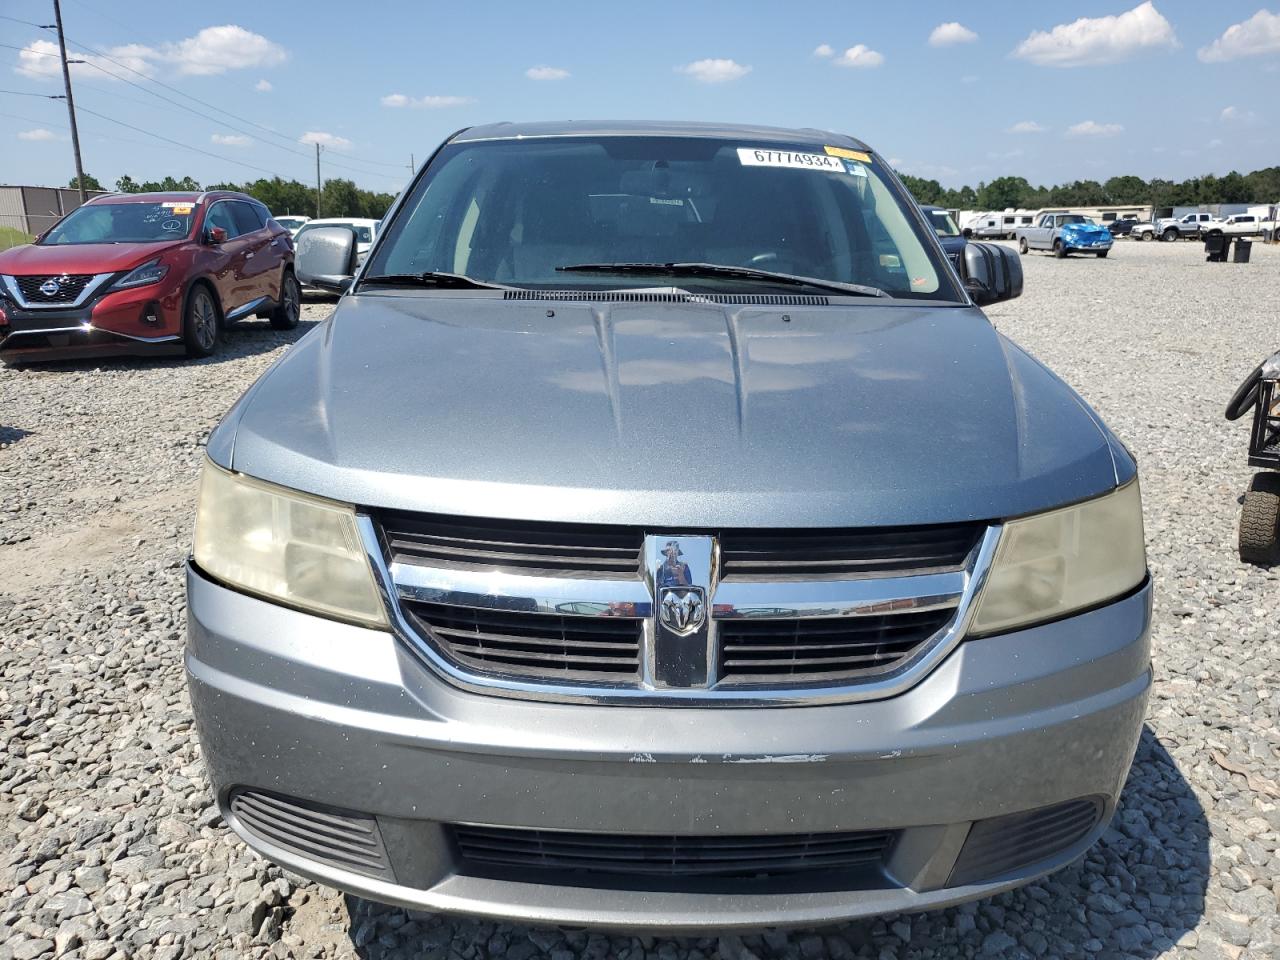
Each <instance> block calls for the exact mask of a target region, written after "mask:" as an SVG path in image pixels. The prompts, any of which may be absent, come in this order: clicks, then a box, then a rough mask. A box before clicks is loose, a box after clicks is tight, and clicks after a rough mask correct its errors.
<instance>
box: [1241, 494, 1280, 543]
mask: <svg viewBox="0 0 1280 960" xmlns="http://www.w3.org/2000/svg"><path fill="white" fill-rule="evenodd" d="M1277 533H1280V474H1275V473H1257V474H1254V477H1253V480H1252V482H1250V484H1249V490H1248V492H1247V493H1246V494H1245V495H1244V507H1243V508H1241V510H1240V559H1241V560H1243V561H1244V562H1245V563H1258V564H1263V565H1270V564H1273V563H1275V562H1276V560H1277V559H1278V558H1280V557H1278V554H1280V551H1277V542H1276V541H1277Z"/></svg>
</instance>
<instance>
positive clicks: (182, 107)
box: [0, 17, 402, 181]
mask: <svg viewBox="0 0 1280 960" xmlns="http://www.w3.org/2000/svg"><path fill="white" fill-rule="evenodd" d="M7 19H13V18H12V17H10V18H7ZM23 22H26V21H23ZM32 25H33V26H38V24H32ZM67 40H68V42H69V43H72V44H74V45H75V46H77V47H80V48H81V49H83V50H87V51H89V53H90V54H92V55H94V56H99V57H102V58H103V59H104V60H108V61H109V62H111V63H114V64H116V65H117V66H119V67H121V68H122V69H124V70H128V71H129V72H131V73H135V74H137V75H138V76H140V77H142V78H143V79H146V80H151V81H152V82H153V83H157V84H159V85H160V86H162V87H164V88H165V89H167V90H173V91H174V92H175V93H178V94H181V95H182V96H185V97H188V99H191V100H195V102H196V103H204V101H203V100H200V99H198V98H196V97H191V96H190V95H189V94H183V93H182V91H180V90H176V89H175V88H174V87H171V86H169V85H168V84H166V83H161V81H159V80H154V79H152V78H151V77H148V76H147V75H146V74H144V73H139V72H138V71H137V70H134V69H133V68H132V67H129V66H126V65H125V64H122V63H120V62H119V61H117V60H113V59H112V58H111V57H108V56H106V55H105V54H100V53H98V52H97V51H95V50H93V49H92V48H90V47H86V46H85V45H84V44H82V43H77V42H76V41H74V40H71V38H70V37H68V38H67ZM0 47H5V48H7V49H10V50H18V51H24V52H26V53H29V54H32V55H34V56H39V57H54V58H57V57H58V55H57V54H54V53H45V52H43V51H41V50H30V49H28V48H27V47H15V46H13V45H12V44H8V43H0ZM79 62H81V63H83V64H84V65H85V66H86V67H92V68H93V69H95V70H97V71H99V72H100V73H103V74H105V75H106V76H108V77H111V78H112V79H113V80H118V81H120V82H121V83H126V84H128V85H129V86H131V87H134V88H135V89H137V90H141V91H142V92H143V93H146V94H150V95H151V96H153V97H158V98H159V99H161V100H163V101H165V102H166V103H168V104H171V105H173V106H174V107H176V108H178V109H179V110H185V111H187V112H188V113H191V114H194V115H195V116H197V117H200V118H202V119H204V120H208V121H209V122H210V123H214V124H217V125H218V126H219V127H230V128H231V129H232V130H235V131H236V132H237V133H241V134H244V135H245V136H248V137H253V138H254V139H256V140H258V142H259V143H262V144H263V145H264V146H268V147H275V148H276V149H278V150H284V151H285V152H286V153H292V154H294V155H295V156H298V157H302V158H303V159H306V160H310V159H311V156H310V154H309V153H305V152H303V151H301V150H297V149H295V148H293V147H286V146H283V145H282V144H278V143H272V142H270V141H266V140H263V139H262V138H261V137H258V136H257V135H256V134H254V133H251V132H250V131H248V130H245V129H243V128H241V127H236V126H235V125H234V124H231V123H228V122H227V121H225V120H220V119H219V118H217V117H211V116H209V115H208V114H207V113H201V112H200V111H199V110H196V109H195V108H194V107H189V106H187V105H186V104H185V103H179V102H178V101H176V100H174V99H173V98H171V97H166V96H165V95H164V94H162V93H158V92H156V91H155V90H151V89H149V88H147V87H144V86H142V85H141V84H138V83H134V82H133V81H132V80H130V79H129V78H128V77H122V76H120V75H119V74H116V73H112V72H111V71H110V70H108V69H107V68H106V67H104V66H102V65H101V64H97V63H94V62H92V61H90V60H85V61H79ZM91 86H92V89H94V90H98V91H100V92H103V93H107V94H109V95H110V96H120V94H119V93H118V92H116V91H114V90H107V89H106V88H105V87H100V86H97V85H91ZM3 92H11V93H16V94H18V95H20V96H29V97H40V96H48V95H47V94H40V93H26V94H24V93H21V91H17V90H14V91H3ZM51 99H61V98H58V97H53V98H51ZM121 99H123V100H128V101H130V102H132V103H142V101H138V100H131V98H129V97H121ZM144 105H145V104H144ZM212 109H214V110H221V108H219V107H212ZM221 112H222V113H227V111H225V110H221ZM229 115H230V116H235V115H234V114H229ZM245 122H246V123H249V124H252V125H253V126H255V127H260V128H261V129H263V130H267V131H268V132H269V133H273V135H274V136H276V137H279V138H280V139H282V140H287V141H288V142H290V143H293V142H294V141H292V140H289V138H288V137H287V136H285V135H284V134H282V133H276V132H275V131H271V130H270V129H269V128H267V127H263V126H262V125H261V124H257V123H254V122H253V121H252V120H246V121H245ZM144 132H145V131H144ZM202 152H203V151H202ZM209 155H210V156H212V154H209ZM346 159H349V160H352V161H354V162H356V163H378V164H381V163H382V161H379V160H362V159H358V158H355V157H347V158H346ZM233 162H239V161H233ZM329 166H331V167H336V168H338V169H340V170H346V171H348V172H349V173H358V174H362V175H363V176H367V177H383V178H385V179H387V180H396V181H399V180H401V179H402V178H401V177H399V176H395V175H393V174H390V173H383V172H382V171H381V170H364V169H361V168H360V167H353V166H349V165H348V164H345V163H338V162H336V161H333V160H330V161H329ZM390 166H397V167H398V166H399V164H390Z"/></svg>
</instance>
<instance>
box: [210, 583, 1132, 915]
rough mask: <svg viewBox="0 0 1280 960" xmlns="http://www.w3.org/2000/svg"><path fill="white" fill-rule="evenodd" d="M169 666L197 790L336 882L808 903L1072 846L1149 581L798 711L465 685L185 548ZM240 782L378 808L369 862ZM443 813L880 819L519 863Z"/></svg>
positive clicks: (865, 899)
mask: <svg viewBox="0 0 1280 960" xmlns="http://www.w3.org/2000/svg"><path fill="white" fill-rule="evenodd" d="M187 589H188V648H187V657H186V662H187V670H188V683H189V688H190V693H191V699H192V704H193V707H194V710H195V716H196V723H197V727H198V729H199V734H200V740H201V744H202V747H203V751H204V756H205V759H206V762H207V764H208V769H209V776H210V779H211V781H212V785H213V788H214V791H215V795H216V798H217V801H218V805H219V808H220V809H221V811H222V813H223V816H224V817H225V818H226V820H227V822H228V823H229V825H230V826H231V827H232V829H234V830H235V831H236V832H237V833H238V834H239V835H240V836H241V837H242V838H243V839H245V840H246V842H248V843H249V844H250V846H252V847H254V848H255V849H257V850H259V851H260V852H261V853H263V854H264V855H266V856H268V857H270V858H271V859H272V860H274V861H276V862H278V863H280V864H282V865H284V866H286V867H288V868H290V869H292V870H295V871H297V872H298V873H301V874H303V875H307V876H311V877H313V878H315V879H317V880H319V881H320V882H322V883H326V884H329V885H332V886H335V887H338V888H340V889H343V890H347V891H349V892H352V893H355V894H358V895H361V896H365V897H369V898H372V899H376V900H382V901H385V902H390V903H396V904H400V905H403V906H406V907H410V908H417V909H425V910H441V911H457V912H464V913H470V914H476V915H485V916H491V917H499V918H506V919H511V920H518V921H524V922H535V923H563V924H571V925H591V926H601V927H642V928H662V929H666V930H671V931H676V930H699V929H710V928H726V927H760V926H766V925H782V924H786V925H813V924H821V923H826V922H833V921H838V920H843V919H849V918H854V917H860V916H869V915H875V914H882V913H887V912H895V911H904V910H905V911H911V910H920V909H927V908H933V907H940V906H944V905H947V904H950V903H955V902H958V901H962V900H966V899H972V898H974V897H981V896H987V895H990V894H993V893H996V892H998V891H1000V890H1004V889H1008V888H1010V887H1014V886H1017V885H1019V884H1021V883H1025V882H1027V881H1028V880H1031V879H1034V878H1035V877H1036V876H1039V875H1041V874H1043V873H1046V872H1049V871H1051V870H1053V869H1056V868H1058V867H1060V866H1063V865H1065V864H1066V863H1068V862H1070V861H1071V860H1072V859H1074V858H1075V857H1077V856H1079V855H1080V853H1081V852H1083V850H1084V849H1086V848H1087V847H1088V846H1089V845H1090V844H1091V843H1093V842H1094V841H1095V840H1096V839H1097V837H1098V836H1099V835H1100V833H1101V832H1102V830H1103V829H1104V827H1105V823H1106V822H1107V820H1108V819H1109V818H1110V815H1111V813H1112V811H1113V810H1114V806H1115V802H1116V799H1117V798H1118V796H1119V793H1120V790H1121V787H1122V786H1123V784H1124V780H1125V777H1126V775H1127V772H1128V769H1129V765H1130V763H1131V761H1132V758H1133V752H1134V748H1135V745H1136V743H1137V738H1138V734H1139V731H1140V728H1141V724H1142V717H1143V713H1144V708H1145V704H1146V698H1147V692H1148V689H1149V686H1150V681H1151V673H1150V662H1149V661H1150V649H1149V642H1148V631H1149V624H1150V610H1151V607H1150V604H1151V592H1150V585H1149V583H1148V584H1145V585H1144V586H1143V587H1142V588H1141V589H1140V590H1139V591H1138V592H1136V593H1135V594H1133V595H1131V596H1129V597H1127V598H1125V599H1122V600H1120V601H1118V602H1116V603H1113V604H1110V605H1108V606H1105V607H1102V608H1099V609H1096V610H1093V611H1091V612H1088V613H1084V614H1081V615H1078V616H1075V617H1071V618H1068V619H1065V620H1062V621H1058V622H1056V623H1052V624H1047V625H1043V626H1040V627H1036V628H1033V629H1030V630H1024V631H1019V632H1017V633H1012V634H1007V635H1004V636H1000V637H991V638H986V639H981V640H973V641H968V642H965V643H962V644H961V645H960V646H959V647H957V648H956V649H955V650H954V651H953V652H952V653H951V654H950V655H949V656H948V657H947V659H946V660H944V661H943V662H942V663H941V665H940V666H939V667H938V668H937V669H936V670H934V671H933V673H931V674H929V675H928V676H927V677H926V678H925V679H924V680H922V681H921V682H920V683H919V684H918V685H917V686H915V687H913V688H912V689H910V690H908V691H907V692H905V693H903V694H901V695H899V696H896V697H893V698H890V699H886V700H881V701H874V702H864V703H848V704H837V705H827V706H814V707H773V708H763V707H761V708H751V709H743V708H736V709H735V708H722V709H706V708H687V707H684V708H681V707H675V708H658V707H627V706H616V705H615V706H602V705H584V704H557V703H548V702H531V701H517V700H511V699H503V698H499V697H490V696H481V695H476V694H471V693H467V692H464V691H461V690H459V689H456V688H454V687H452V686H449V685H448V684H446V683H445V682H444V681H442V680H441V679H439V678H438V677H437V676H436V675H435V674H434V673H433V672H431V671H430V670H429V669H428V668H427V667H425V666H424V665H423V663H422V662H421V660H419V659H418V657H417V656H416V655H415V654H414V653H413V652H411V651H410V650H408V649H407V648H405V647H404V646H402V645H401V644H400V643H399V642H398V641H397V640H396V639H395V638H394V637H393V636H392V635H391V634H390V633H383V632H379V631H372V630H367V629H363V628H359V627H354V626H348V625H345V624H340V623H336V622H333V621H328V620H324V619H320V618H317V617H313V616H309V615H307V614H303V613H298V612H295V611H292V610H288V609H285V608H283V607H279V606H276V605H274V604H270V603H266V602H263V601H261V600H257V599H254V598H250V597H247V596H244V595H242V594H239V593H237V592H234V591H231V590H228V589H226V588H224V587H221V586H219V585H216V584H214V583H212V582H211V581H209V580H207V579H206V578H205V577H204V576H203V575H202V574H201V573H200V572H199V571H198V570H196V569H194V568H189V569H188V575H187ZM242 788H250V789H253V790H260V791H263V792H266V793H269V794H276V795H284V796H286V797H292V798H301V799H302V800H304V801H309V802H312V803H317V804H323V805H326V807H330V808H340V809H343V810H350V811H359V812H363V813H367V814H370V815H372V816H373V817H375V818H376V824H377V827H378V829H379V831H380V834H381V843H382V844H384V845H385V850H386V854H387V857H388V859H389V871H388V873H387V874H386V875H383V876H379V877H374V876H369V875H366V874H362V873H361V872H357V871H354V870H350V869H345V868H342V867H340V866H335V865H334V864H333V863H332V862H328V861H325V860H323V859H319V858H315V857H311V856H308V855H307V854H306V853H305V852H304V851H303V850H302V849H300V848H299V847H297V846H293V845H289V844H280V843H275V842H272V841H271V840H269V839H264V837H263V836H262V835H261V834H260V833H255V832H253V831H252V829H250V828H249V827H247V826H246V823H245V822H244V820H243V819H242V818H241V817H240V816H238V815H237V813H236V812H233V810H232V809H231V798H232V796H233V791H235V790H238V789H242ZM1082 797H1092V798H1098V800H1099V801H1100V804H1099V810H1100V811H1101V819H1100V820H1098V821H1097V823H1096V824H1095V825H1094V826H1092V828H1091V829H1090V830H1089V832H1088V834H1087V836H1083V837H1081V838H1080V839H1079V840H1078V841H1076V842H1074V843H1072V844H1071V845H1070V846H1069V847H1068V848H1064V849H1061V850H1059V851H1056V852H1055V854H1054V855H1053V856H1052V857H1049V858H1046V859H1042V860H1039V861H1037V862H1034V863H1030V864H1026V865H1024V866H1022V867H1020V868H1019V869H1017V870H1013V871H1006V872H1004V873H1001V874H999V875H996V876H992V877H987V878H983V879H981V880H978V881H966V882H962V883H958V884H955V883H951V882H950V878H951V877H952V875H953V874H952V869H953V866H954V865H955V864H956V861H957V857H958V855H959V853H960V851H961V849H962V847H963V845H964V843H965V840H966V837H967V836H968V835H969V831H970V827H971V824H972V823H973V822H974V821H975V820H982V819H986V818H992V817H1000V816H1003V815H1007V814H1015V813H1018V812H1020V811H1026V810H1032V809H1034V808H1040V807H1046V806H1048V805H1052V804H1057V803H1061V802H1063V801H1068V800H1073V799H1077V798H1082ZM454 824H480V825H485V826H496V827H516V828H541V829H544V830H569V831H582V832H602V833H610V834H619V835H635V834H647V835H681V836H687V835H701V836H709V835H720V836H726V835H728V836H748V835H768V834H776V835H783V834H788V835H794V834H797V833H800V832H806V833H807V832H813V833H827V832H840V831H864V830H889V831H894V835H895V837H896V839H895V842H894V845H893V847H892V848H891V851H890V853H889V855H888V857H887V859H886V860H885V862H884V864H883V870H882V871H881V872H880V873H878V874H877V875H876V877H875V878H874V879H873V880H872V881H870V882H862V883H859V884H858V885H857V886H856V887H845V888H840V889H831V888H829V887H823V886H820V885H819V886H816V887H815V886H812V885H810V886H805V885H803V884H800V885H796V884H791V885H789V886H785V887H782V886H779V887H759V888H753V887H751V886H750V885H749V884H748V885H747V886H746V887H745V888H744V887H742V886H741V885H739V886H736V887H733V888H732V889H731V888H730V887H723V888H720V887H717V886H716V885H715V884H702V885H700V886H696V887H688V888H682V889H674V888H671V887H665V886H663V885H662V884H658V883H654V884H645V883H636V882H631V883H628V884H612V883H594V882H587V881H584V880H583V879H582V878H581V877H572V876H569V875H564V877H563V879H554V878H553V879H552V880H551V881H550V882H547V881H546V880H545V878H544V879H543V881H541V882H530V881H529V880H528V878H526V877H521V876H515V875H502V874H497V875H495V874H494V873H492V872H485V871H476V870H472V869H470V868H469V866H468V864H467V863H466V862H465V860H463V859H462V857H461V856H460V854H459V849H458V847H457V846H456V845H455V844H454V843H453V842H452V840H451V839H450V837H451V834H450V830H451V829H452V825H454Z"/></svg>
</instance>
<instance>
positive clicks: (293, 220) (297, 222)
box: [271, 214, 311, 237]
mask: <svg viewBox="0 0 1280 960" xmlns="http://www.w3.org/2000/svg"><path fill="white" fill-rule="evenodd" d="M271 219H272V220H274V221H275V222H276V223H278V224H280V226H282V227H284V228H285V229H286V230H288V231H289V235H290V236H291V237H296V236H297V235H298V231H299V230H301V229H302V225H303V224H304V223H307V222H309V221H310V220H311V218H310V217H300V216H294V215H293V214H288V215H286V216H282V217H275V216H273V217H272V218H271Z"/></svg>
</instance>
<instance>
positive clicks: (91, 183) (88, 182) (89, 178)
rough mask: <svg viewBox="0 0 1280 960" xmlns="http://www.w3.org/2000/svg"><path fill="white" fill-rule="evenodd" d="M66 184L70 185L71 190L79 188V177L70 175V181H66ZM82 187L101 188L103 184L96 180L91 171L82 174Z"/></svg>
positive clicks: (88, 188) (87, 188)
mask: <svg viewBox="0 0 1280 960" xmlns="http://www.w3.org/2000/svg"><path fill="white" fill-rule="evenodd" d="M67 186H68V187H70V188H71V189H72V190H76V189H79V187H80V179H79V178H78V177H72V178H71V182H70V183H68V184H67ZM84 188H85V189H86V190H102V189H103V186H102V184H101V183H99V182H98V178H97V177H95V176H94V175H93V174H91V173H86V174H85V175H84Z"/></svg>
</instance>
